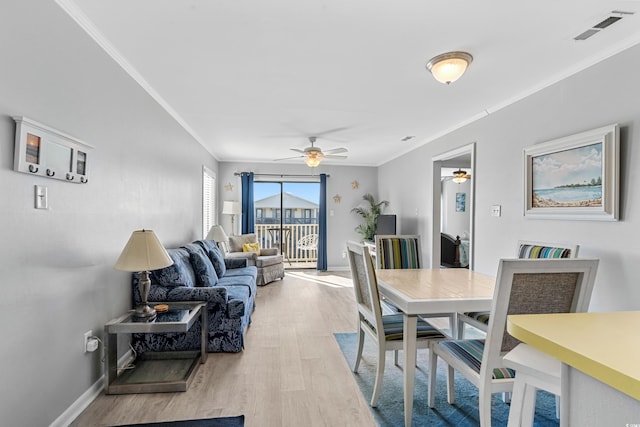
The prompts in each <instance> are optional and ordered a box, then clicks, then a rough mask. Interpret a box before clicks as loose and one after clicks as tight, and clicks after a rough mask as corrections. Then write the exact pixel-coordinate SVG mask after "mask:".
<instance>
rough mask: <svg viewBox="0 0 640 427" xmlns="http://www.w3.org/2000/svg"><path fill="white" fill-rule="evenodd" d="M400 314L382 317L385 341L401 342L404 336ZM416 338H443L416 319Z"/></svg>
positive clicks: (437, 331)
mask: <svg viewBox="0 0 640 427" xmlns="http://www.w3.org/2000/svg"><path fill="white" fill-rule="evenodd" d="M403 321H404V320H403V315H402V314H389V315H386V316H382V325H383V327H384V336H385V339H386V340H387V341H395V340H402V338H403V336H404V323H403ZM417 337H418V338H445V336H444V335H443V334H442V333H441V332H440V331H439V330H438V329H436V328H435V327H433V326H432V325H430V324H429V323H427V322H425V321H424V320H422V319H418V335H417Z"/></svg>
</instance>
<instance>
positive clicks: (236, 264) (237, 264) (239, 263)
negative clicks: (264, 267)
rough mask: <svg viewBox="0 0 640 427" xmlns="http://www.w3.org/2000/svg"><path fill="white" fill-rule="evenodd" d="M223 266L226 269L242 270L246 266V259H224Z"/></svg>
mask: <svg viewBox="0 0 640 427" xmlns="http://www.w3.org/2000/svg"><path fill="white" fill-rule="evenodd" d="M224 264H225V265H226V266H227V268H231V269H233V268H243V267H246V266H247V258H245V257H238V258H225V259H224Z"/></svg>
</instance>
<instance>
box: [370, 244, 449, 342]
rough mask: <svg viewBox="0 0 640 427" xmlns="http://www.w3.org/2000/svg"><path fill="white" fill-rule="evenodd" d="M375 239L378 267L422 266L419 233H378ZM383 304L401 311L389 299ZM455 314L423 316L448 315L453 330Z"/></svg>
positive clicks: (383, 268) (401, 267) (392, 309)
mask: <svg viewBox="0 0 640 427" xmlns="http://www.w3.org/2000/svg"><path fill="white" fill-rule="evenodd" d="M375 239H376V268H379V269H381V270H393V269H408V268H421V267H422V252H421V250H422V249H421V248H422V246H421V243H420V236H419V235H417V234H404V235H380V236H378V235H376V236H375ZM383 304H384V306H385V307H387V308H388V309H389V310H391V311H399V310H398V308H397V307H395V306H394V305H393V304H391V303H389V302H388V301H384V302H383ZM455 315H456V313H430V314H428V315H424V316H423V317H432V318H433V317H438V318H441V317H446V318H448V319H449V325H450V326H449V327H450V329H451V330H453V329H454V328H455V326H456V323H455V322H456V321H455V319H456V317H455Z"/></svg>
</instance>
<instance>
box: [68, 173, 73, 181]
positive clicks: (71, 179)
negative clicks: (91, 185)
mask: <svg viewBox="0 0 640 427" xmlns="http://www.w3.org/2000/svg"><path fill="white" fill-rule="evenodd" d="M74 178H75V176H73V175H71V174H70V173H68V174H67V181H73V179H74Z"/></svg>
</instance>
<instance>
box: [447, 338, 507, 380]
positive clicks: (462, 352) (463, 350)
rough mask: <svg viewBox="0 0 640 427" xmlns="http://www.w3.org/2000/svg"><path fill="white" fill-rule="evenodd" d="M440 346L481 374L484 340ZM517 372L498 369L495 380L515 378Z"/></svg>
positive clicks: (494, 375)
mask: <svg viewBox="0 0 640 427" xmlns="http://www.w3.org/2000/svg"><path fill="white" fill-rule="evenodd" d="M438 345H439V346H441V347H444V348H446V349H447V350H448V351H449V352H450V353H453V354H455V355H456V356H457V357H458V358H459V359H460V360H462V361H464V363H465V364H466V365H467V366H469V367H470V368H472V369H473V370H474V371H476V372H477V373H478V374H480V365H481V364H482V353H483V352H484V340H452V341H442V342H440V343H438ZM515 376H516V371H514V370H513V369H509V368H496V369H494V370H493V379H494V380H495V379H508V378H515Z"/></svg>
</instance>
